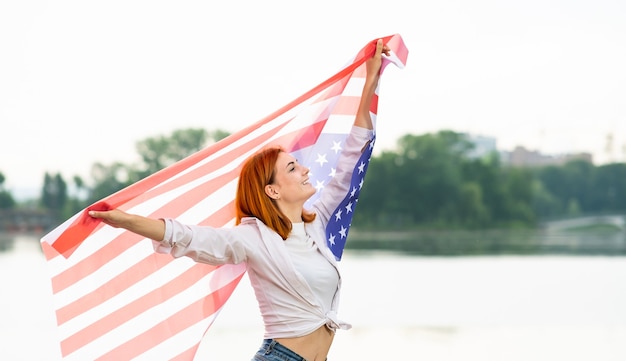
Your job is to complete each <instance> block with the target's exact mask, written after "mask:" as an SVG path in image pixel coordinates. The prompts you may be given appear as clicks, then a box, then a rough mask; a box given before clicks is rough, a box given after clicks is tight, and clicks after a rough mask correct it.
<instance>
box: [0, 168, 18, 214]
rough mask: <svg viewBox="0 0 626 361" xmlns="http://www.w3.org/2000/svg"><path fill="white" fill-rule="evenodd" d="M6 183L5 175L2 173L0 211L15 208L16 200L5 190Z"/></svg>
mask: <svg viewBox="0 0 626 361" xmlns="http://www.w3.org/2000/svg"><path fill="white" fill-rule="evenodd" d="M5 181H6V178H5V177H4V174H3V173H2V172H0V209H11V208H14V207H15V199H13V195H11V193H10V192H9V191H7V190H6V189H4V182H5Z"/></svg>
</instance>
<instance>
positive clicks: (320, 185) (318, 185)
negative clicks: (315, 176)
mask: <svg viewBox="0 0 626 361" xmlns="http://www.w3.org/2000/svg"><path fill="white" fill-rule="evenodd" d="M315 189H317V191H318V192H319V191H321V190H322V189H324V181H319V180H318V181H315Z"/></svg>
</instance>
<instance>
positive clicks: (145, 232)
mask: <svg viewBox="0 0 626 361" xmlns="http://www.w3.org/2000/svg"><path fill="white" fill-rule="evenodd" d="M89 215H90V216H91V217H93V218H99V219H101V220H102V222H104V223H106V224H108V225H109V226H111V227H115V228H124V229H126V230H129V231H131V232H133V233H137V234H139V235H141V236H144V237H146V238H150V239H153V240H155V241H157V242H161V241H162V240H163V237H164V236H165V221H163V220H162V219H152V218H147V217H144V216H138V215H136V214H130V213H126V212H124V211H120V210H119V209H113V210H110V211H89Z"/></svg>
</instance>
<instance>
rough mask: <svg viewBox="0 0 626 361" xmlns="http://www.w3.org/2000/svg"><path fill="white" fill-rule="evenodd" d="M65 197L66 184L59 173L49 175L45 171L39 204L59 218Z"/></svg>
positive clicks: (65, 200) (66, 196) (66, 197)
mask: <svg viewBox="0 0 626 361" xmlns="http://www.w3.org/2000/svg"><path fill="white" fill-rule="evenodd" d="M67 199H68V195H67V184H66V183H65V181H64V180H63V177H61V174H60V173H57V174H55V175H51V174H50V173H48V172H46V174H45V176H44V182H43V189H42V191H41V205H42V206H43V207H44V208H46V209H48V210H50V211H51V212H52V214H54V215H55V216H56V217H59V218H60V217H62V215H63V209H64V207H65V204H66V202H67Z"/></svg>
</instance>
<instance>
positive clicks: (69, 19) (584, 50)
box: [0, 0, 626, 194]
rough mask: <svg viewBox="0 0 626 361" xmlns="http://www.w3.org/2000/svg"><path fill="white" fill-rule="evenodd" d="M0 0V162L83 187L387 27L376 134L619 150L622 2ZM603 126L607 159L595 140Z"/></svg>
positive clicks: (37, 181)
mask: <svg viewBox="0 0 626 361" xmlns="http://www.w3.org/2000/svg"><path fill="white" fill-rule="evenodd" d="M215 3H216V2H212V1H206V0H203V1H199V0H198V1H154V0H151V1H147V0H142V1H133V0H124V1H118V0H113V1H88V0H80V1H78V0H76V1H66V0H57V1H35V0H7V1H2V2H0V172H2V173H3V174H4V175H5V177H6V182H5V186H6V187H7V188H8V189H9V190H11V191H14V192H19V193H20V194H22V193H23V192H25V191H28V190H30V191H31V192H32V191H33V190H35V191H37V192H38V190H39V188H40V187H41V184H42V180H43V175H44V173H45V172H46V171H47V172H51V173H56V172H61V174H62V175H63V176H64V177H65V178H66V180H68V181H69V180H71V177H73V176H74V175H80V176H82V177H84V178H85V180H87V181H89V180H90V176H89V171H90V168H91V165H92V164H93V163H95V162H103V163H106V164H108V163H111V162H114V161H121V162H125V163H131V162H134V161H136V157H137V156H136V150H135V143H136V142H137V141H138V140H141V139H145V138H147V137H153V136H158V135H168V134H169V133H171V132H172V131H173V130H176V129H183V128H190V127H194V128H196V127H202V128H205V129H207V130H215V129H223V130H227V131H230V132H234V131H236V130H238V129H240V128H241V127H244V126H247V125H249V124H251V123H252V122H255V121H257V120H259V119H261V118H262V117H264V116H266V115H268V114H269V113H271V112H272V111H274V110H276V109H278V108H279V107H281V106H283V105H284V104H286V103H288V102H289V101H291V100H293V99H294V98H296V97H297V96H299V95H301V94H302V93H304V92H306V91H308V90H309V89H311V88H313V87H314V86H315V85H317V84H318V83H320V82H322V81H323V80H325V79H326V78H328V77H329V76H331V75H333V74H334V73H335V72H337V71H338V70H339V68H340V67H341V66H342V65H344V64H345V63H346V62H347V61H348V60H349V59H350V58H351V57H352V56H353V55H355V54H356V52H357V51H358V50H359V49H361V47H362V46H364V45H365V44H366V43H367V42H368V41H370V40H373V39H375V38H378V37H382V36H386V35H391V34H395V33H398V34H400V35H401V36H402V37H403V39H404V40H405V43H406V44H407V47H408V48H409V59H408V64H407V67H406V68H405V69H402V70H400V69H397V68H395V67H390V68H388V69H387V70H386V72H385V75H384V77H383V79H382V82H381V94H380V95H381V98H380V105H379V118H378V119H379V123H378V142H377V146H378V147H380V148H391V147H393V146H394V143H395V141H396V140H397V138H398V137H400V136H402V135H404V134H407V133H410V134H416V135H419V134H424V133H426V132H435V131H438V130H441V129H449V130H454V131H459V132H469V133H472V134H477V135H484V136H492V137H495V138H496V139H497V142H498V143H497V145H498V147H499V148H500V149H501V150H511V149H513V147H515V146H516V145H522V146H525V147H526V148H529V149H532V150H539V151H542V152H544V153H549V154H557V153H565V152H582V151H585V152H591V153H593V155H594V158H595V160H596V161H597V162H598V163H601V162H606V161H609V160H611V161H624V160H626V66H624V64H626V2H625V1H623V0H581V1H575V0H560V1H549V0H529V1H495V0H494V1H490V0H473V1H460V0H438V1H418V2H408V1H406V0H386V1H376V2H374V1H370V0H358V1H357V0H344V1H341V0H318V1H315V2H298V1H286V0H285V1H272V0H269V1H268V0H266V1H222V2H221V3H222V4H220V5H216V4H215ZM608 134H613V137H614V141H613V149H612V152H607V149H606V139H607V135H608Z"/></svg>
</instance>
